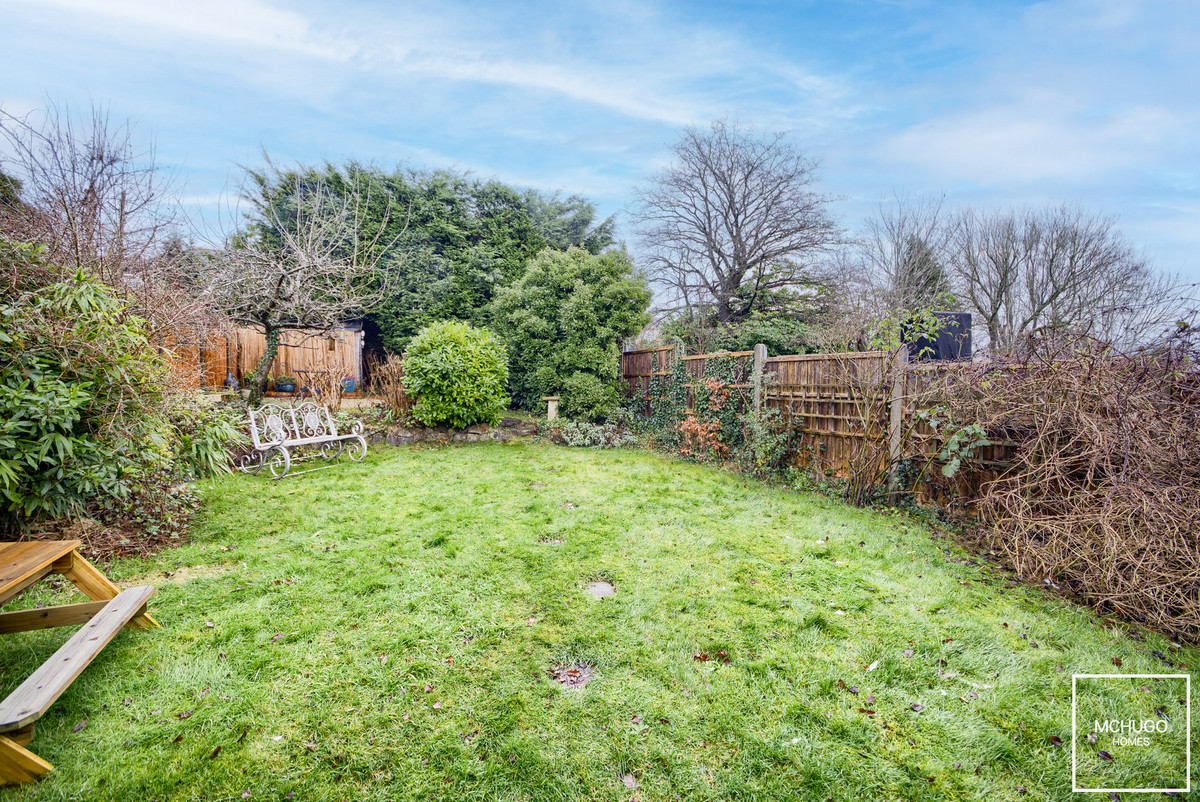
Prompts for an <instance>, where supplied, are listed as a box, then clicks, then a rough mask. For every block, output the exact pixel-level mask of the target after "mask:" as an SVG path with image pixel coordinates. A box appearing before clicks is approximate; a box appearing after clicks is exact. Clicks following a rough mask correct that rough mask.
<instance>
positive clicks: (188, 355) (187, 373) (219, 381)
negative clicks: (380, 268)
mask: <svg viewBox="0 0 1200 802" xmlns="http://www.w3.org/2000/svg"><path fill="white" fill-rule="evenodd" d="M266 349H267V338H266V336H265V335H264V334H263V333H262V332H260V331H258V330H256V329H249V328H239V329H233V330H232V331H229V332H225V333H220V332H208V333H186V332H177V333H174V334H172V335H169V336H167V337H165V338H164V350H165V351H166V352H167V353H168V355H169V360H168V364H169V367H170V370H171V372H172V373H173V374H174V376H175V379H176V382H177V384H179V385H180V386H182V387H187V388H191V389H196V390H199V389H201V388H207V389H211V390H215V389H220V388H221V387H223V386H224V384H225V379H226V377H227V376H228V375H229V374H230V373H232V374H233V376H234V378H235V379H237V380H238V381H239V382H241V380H242V377H243V376H244V375H246V374H247V373H250V372H252V371H253V370H254V368H255V367H256V366H257V365H258V360H259V359H261V358H262V355H263V352H265V351H266ZM362 353H363V333H362V332H361V331H351V330H349V329H338V330H334V331H332V332H320V331H316V330H311V329H310V330H301V331H284V332H282V333H281V334H280V339H279V351H278V353H277V354H276V356H275V362H274V364H273V365H272V366H271V371H270V375H271V376H292V377H296V378H299V377H297V372H298V371H304V370H340V371H342V372H343V373H345V374H348V375H351V376H353V377H354V378H355V379H356V380H359V381H360V382H361V380H362V375H363V372H362Z"/></svg>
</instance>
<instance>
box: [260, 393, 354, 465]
mask: <svg viewBox="0 0 1200 802" xmlns="http://www.w3.org/2000/svg"><path fill="white" fill-rule="evenodd" d="M250 441H251V443H252V445H253V446H254V451H252V452H251V453H250V454H247V455H246V456H245V457H243V458H242V461H241V464H240V465H239V466H238V467H239V468H240V469H241V470H243V471H245V472H246V473H258V472H259V471H261V470H262V469H263V468H264V467H265V468H267V469H268V470H269V471H270V472H271V476H272V477H274V478H275V479H282V478H283V477H285V476H287V475H288V472H289V471H291V469H292V462H299V461H301V460H303V459H308V457H306V456H300V455H297V454H293V451H294V450H295V449H299V448H302V447H304V446H312V447H313V449H314V452H315V453H313V454H312V455H311V456H313V457H317V456H319V457H324V458H326V459H332V460H336V459H337V458H338V457H340V456H341V455H342V454H343V453H345V454H346V455H347V456H349V457H350V459H352V460H353V461H355V462H358V461H359V460H361V459H362V458H363V457H365V456H366V455H367V441H366V438H364V437H363V425H362V421H354V423H353V424H352V425H351V427H350V434H338V431H337V426H336V425H334V422H333V417H332V416H331V415H330V414H329V410H328V409H327V408H325V407H321V406H317V405H316V404H313V403H311V402H307V401H306V402H305V403H303V404H299V405H297V406H294V407H290V406H280V405H279V404H264V405H263V406H261V407H259V408H258V409H252V410H250ZM322 467H331V466H322ZM308 470H309V471H315V470H321V468H309V469H308ZM300 473H308V471H296V473H295V474H292V475H293V476H294V475H296V474H300Z"/></svg>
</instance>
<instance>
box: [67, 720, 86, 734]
mask: <svg viewBox="0 0 1200 802" xmlns="http://www.w3.org/2000/svg"><path fill="white" fill-rule="evenodd" d="M86 726H87V719H86V718H85V719H84V720H83V721H81V722H79V723H78V724H76V725H75V726H74V727H72V728H71V732H80V731H81V730H83V728H84V727H86Z"/></svg>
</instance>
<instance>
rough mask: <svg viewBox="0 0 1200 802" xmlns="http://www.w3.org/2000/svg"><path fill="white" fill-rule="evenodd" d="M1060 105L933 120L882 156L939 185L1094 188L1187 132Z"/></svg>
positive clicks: (1009, 107) (1144, 112)
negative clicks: (1083, 184) (1053, 183)
mask: <svg viewBox="0 0 1200 802" xmlns="http://www.w3.org/2000/svg"><path fill="white" fill-rule="evenodd" d="M1063 105H1064V104H1062V103H1059V104H1053V103H1041V102H1037V103H1031V104H1023V103H1013V104H1007V103H1006V104H1002V105H997V106H993V107H990V108H983V109H978V110H974V111H969V112H963V113H957V114H951V115H946V116H942V117H938V118H934V119H931V120H927V121H925V122H922V123H919V124H917V125H914V126H912V127H910V128H907V129H905V130H903V131H901V132H900V133H898V134H896V135H895V136H893V137H891V138H890V139H889V140H887V141H886V142H885V143H884V145H883V147H882V153H883V155H884V156H885V158H888V159H894V160H896V161H899V162H903V163H907V164H911V165H915V166H918V167H921V168H922V169H924V170H926V171H928V173H929V174H930V176H931V177H936V178H937V179H939V180H942V181H954V180H961V181H969V182H973V183H979V184H990V185H996V184H1001V185H1005V184H1007V185H1013V184H1022V183H1033V182H1040V181H1048V180H1063V181H1084V180H1098V179H1102V178H1103V177H1104V176H1106V175H1112V174H1114V173H1120V172H1124V171H1126V170H1128V169H1129V168H1130V167H1131V166H1136V165H1139V164H1144V163H1146V162H1148V161H1154V160H1155V159H1157V158H1158V157H1159V156H1160V155H1161V149H1162V148H1163V147H1164V145H1166V144H1167V143H1169V142H1171V141H1172V140H1173V139H1174V138H1175V137H1176V136H1178V135H1179V134H1180V133H1182V132H1183V131H1184V130H1186V125H1187V121H1186V120H1185V119H1183V118H1181V116H1180V115H1178V114H1176V113H1173V112H1171V111H1168V110H1166V109H1162V108H1155V107H1133V108H1126V109H1121V110H1119V111H1115V112H1112V113H1110V114H1108V115H1104V116H1101V117H1098V118H1097V117H1096V116H1094V115H1092V114H1084V113H1078V112H1077V113H1070V112H1068V111H1064V109H1063Z"/></svg>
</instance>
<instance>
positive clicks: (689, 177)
mask: <svg viewBox="0 0 1200 802" xmlns="http://www.w3.org/2000/svg"><path fill="white" fill-rule="evenodd" d="M673 150H674V154H675V159H676V161H675V163H674V164H673V165H672V166H671V167H669V168H667V169H666V170H664V171H663V172H661V173H659V174H658V175H657V176H656V177H655V178H654V179H653V180H652V181H651V182H650V184H649V185H648V186H646V187H644V188H643V189H641V190H639V192H638V193H637V198H638V203H639V211H638V216H637V219H638V224H639V228H640V234H641V239H642V242H643V244H644V245H645V246H646V248H647V250H648V251H649V254H650V256H649V270H648V273H649V276H650V278H651V281H652V283H653V284H654V285H656V287H657V288H658V289H659V291H660V296H661V297H663V298H664V301H665V303H666V305H668V306H673V307H674V308H675V309H677V310H684V311H686V312H687V313H688V314H689V316H691V317H692V318H693V319H695V318H696V317H698V316H700V315H701V314H704V313H705V312H706V311H707V310H711V311H712V312H714V313H715V316H716V318H717V320H718V321H719V322H722V323H725V322H730V321H733V320H738V319H740V318H742V317H744V316H745V315H747V314H748V313H749V312H750V311H751V310H753V309H756V308H760V307H761V305H762V304H763V303H764V302H766V301H767V300H768V299H769V298H770V297H771V296H772V294H773V293H778V292H779V291H781V290H790V289H795V288H796V287H798V286H800V285H801V284H802V280H803V279H804V278H805V277H806V275H807V274H806V270H807V269H808V267H809V265H808V264H807V261H808V260H810V259H811V258H812V257H813V256H814V255H816V254H819V253H822V252H824V251H826V250H827V249H828V248H829V247H831V246H832V245H834V244H835V243H837V242H839V240H840V231H839V229H838V227H837V225H836V224H835V223H834V221H833V220H832V218H831V217H830V216H829V215H828V212H827V211H826V205H827V204H828V202H829V200H830V199H829V198H828V197H827V196H825V195H820V194H818V193H816V192H814V191H812V187H813V185H814V184H815V182H816V164H815V163H814V162H813V161H812V160H810V159H808V158H807V157H805V156H804V155H803V154H802V153H801V152H800V151H798V150H797V149H796V148H795V147H794V146H793V145H791V144H790V143H789V142H788V141H787V140H786V139H785V138H784V135H783V134H773V135H769V136H764V137H760V136H756V135H754V134H753V132H752V131H748V130H744V129H741V128H739V127H737V126H736V125H730V124H727V123H725V122H723V121H718V122H715V123H713V124H712V125H711V126H710V127H709V128H708V129H707V130H701V129H698V128H688V129H687V130H685V131H684V134H683V137H682V138H681V139H680V141H679V142H678V143H677V144H676V145H675V147H674V149H673Z"/></svg>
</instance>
